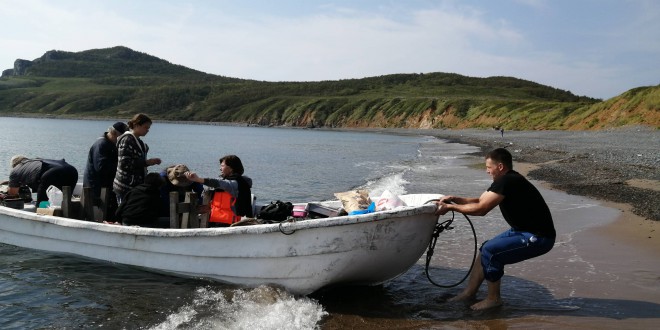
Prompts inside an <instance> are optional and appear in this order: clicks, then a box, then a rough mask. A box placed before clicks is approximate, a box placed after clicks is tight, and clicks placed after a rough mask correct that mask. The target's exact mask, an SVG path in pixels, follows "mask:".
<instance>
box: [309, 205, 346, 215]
mask: <svg viewBox="0 0 660 330" xmlns="http://www.w3.org/2000/svg"><path fill="white" fill-rule="evenodd" d="M307 213H308V215H309V216H310V217H313V218H330V217H336V216H337V214H338V213H339V210H338V209H334V208H332V207H329V206H325V205H322V204H318V203H308V204H307Z"/></svg>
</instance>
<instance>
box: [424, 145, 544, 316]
mask: <svg viewBox="0 0 660 330" xmlns="http://www.w3.org/2000/svg"><path fill="white" fill-rule="evenodd" d="M486 172H488V174H489V175H490V176H491V177H492V178H493V183H492V184H491V186H490V187H489V188H488V189H487V190H486V191H485V192H484V193H483V194H481V196H479V197H478V198H467V197H456V196H444V197H442V198H441V199H440V201H438V202H437V203H436V204H437V207H438V209H437V211H436V214H438V215H444V214H446V213H447V212H448V211H456V212H460V213H463V214H468V215H479V216H483V215H486V214H487V213H488V212H490V210H492V209H493V208H495V206H498V205H499V207H500V211H502V215H503V216H504V220H505V221H506V222H507V223H508V224H509V226H510V227H511V228H510V229H509V230H507V231H505V232H503V233H501V234H499V235H497V236H495V237H494V238H492V239H490V240H488V241H486V242H484V243H483V244H482V245H481V248H480V252H479V256H478V257H477V259H476V260H475V262H474V268H473V270H472V273H470V279H469V280H468V285H467V287H466V288H465V289H464V290H463V292H462V293H460V294H459V295H458V296H456V297H454V298H452V299H450V301H466V300H472V299H474V298H475V297H476V294H477V291H479V287H480V286H481V283H483V281H484V280H486V281H487V283H488V295H487V296H486V299H484V300H482V301H480V302H478V303H476V304H474V305H472V306H471V307H472V309H473V310H483V309H487V308H492V307H497V306H500V305H502V298H501V295H500V286H501V281H502V277H503V276H504V265H509V264H514V263H517V262H521V261H523V260H527V259H531V258H534V257H538V256H540V255H543V254H545V253H547V252H549V251H550V250H551V249H552V247H553V246H554V244H555V237H556V235H557V233H556V232H555V227H554V223H553V221H552V215H551V214H550V209H549V208H548V205H547V204H546V203H545V200H544V199H543V196H541V193H540V192H539V191H538V189H536V187H534V185H532V184H531V183H530V182H529V181H527V179H525V177H523V176H522V175H521V174H519V173H518V172H516V171H514V170H513V161H512V157H511V153H510V152H509V151H508V150H506V149H504V148H498V149H495V150H493V151H491V152H489V153H488V154H487V155H486Z"/></svg>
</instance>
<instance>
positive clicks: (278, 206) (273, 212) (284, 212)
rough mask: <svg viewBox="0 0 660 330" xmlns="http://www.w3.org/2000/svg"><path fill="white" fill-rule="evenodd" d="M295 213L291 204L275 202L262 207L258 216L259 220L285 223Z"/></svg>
mask: <svg viewBox="0 0 660 330" xmlns="http://www.w3.org/2000/svg"><path fill="white" fill-rule="evenodd" d="M292 213H293V204H291V202H282V201H279V200H278V201H275V202H270V204H268V205H265V206H262V207H261V211H259V214H257V219H262V220H269V221H277V222H279V221H284V220H286V219H287V218H288V217H290V216H291V215H292Z"/></svg>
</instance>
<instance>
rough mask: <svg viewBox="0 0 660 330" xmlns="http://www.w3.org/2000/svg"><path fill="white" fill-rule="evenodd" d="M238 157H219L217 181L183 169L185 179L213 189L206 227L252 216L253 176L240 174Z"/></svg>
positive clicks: (242, 169)
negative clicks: (218, 176) (209, 214)
mask: <svg viewBox="0 0 660 330" xmlns="http://www.w3.org/2000/svg"><path fill="white" fill-rule="evenodd" d="M243 173H244V168H243V163H242V162H241V159H240V158H238V156H236V155H226V156H224V157H222V158H220V180H218V179H212V178H204V179H203V178H200V177H199V176H198V175H197V173H195V172H190V171H189V172H186V173H185V175H186V178H188V180H190V181H193V182H199V183H203V184H204V185H206V186H208V187H211V188H213V191H214V193H213V198H212V200H211V216H210V218H209V227H226V226H229V225H231V224H233V223H236V222H238V221H240V220H241V217H248V218H252V217H253V214H252V190H251V188H252V179H250V178H249V177H247V176H244V175H243Z"/></svg>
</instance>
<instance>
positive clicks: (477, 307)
mask: <svg viewBox="0 0 660 330" xmlns="http://www.w3.org/2000/svg"><path fill="white" fill-rule="evenodd" d="M502 304H503V302H502V299H495V300H490V299H488V298H486V299H484V300H482V301H480V302H478V303H476V304H474V305H472V306H470V308H471V309H472V310H473V311H483V310H486V309H490V308H495V307H499V306H502Z"/></svg>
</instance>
